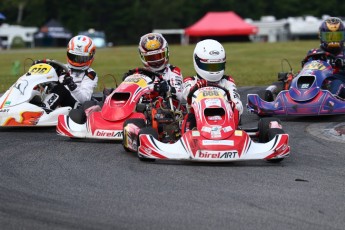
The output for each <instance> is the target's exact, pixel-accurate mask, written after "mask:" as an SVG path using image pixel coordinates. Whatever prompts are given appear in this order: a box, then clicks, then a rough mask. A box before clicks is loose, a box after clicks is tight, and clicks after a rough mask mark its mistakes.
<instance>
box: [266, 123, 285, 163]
mask: <svg viewBox="0 0 345 230" xmlns="http://www.w3.org/2000/svg"><path fill="white" fill-rule="evenodd" d="M284 133H285V132H284V130H282V129H277V128H274V129H269V130H268V139H269V141H270V140H272V139H273V138H274V137H275V136H276V135H277V134H284ZM282 160H284V158H278V159H270V160H267V161H268V162H271V163H278V162H281V161H282Z"/></svg>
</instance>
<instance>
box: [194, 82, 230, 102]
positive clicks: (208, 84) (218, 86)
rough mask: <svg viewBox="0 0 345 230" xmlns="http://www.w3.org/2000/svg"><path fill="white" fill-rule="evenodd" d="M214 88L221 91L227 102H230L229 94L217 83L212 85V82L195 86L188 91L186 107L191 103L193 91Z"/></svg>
mask: <svg viewBox="0 0 345 230" xmlns="http://www.w3.org/2000/svg"><path fill="white" fill-rule="evenodd" d="M208 86H210V87H216V88H219V89H221V90H223V91H224V92H225V93H226V97H227V99H228V100H229V101H231V96H230V92H229V91H228V90H227V89H226V88H224V87H223V86H220V85H218V84H217V83H214V82H203V83H202V84H195V85H194V86H193V87H192V88H191V89H190V90H189V93H188V95H187V103H188V105H190V104H191V103H192V97H193V94H194V93H195V91H197V90H198V89H200V88H203V87H208Z"/></svg>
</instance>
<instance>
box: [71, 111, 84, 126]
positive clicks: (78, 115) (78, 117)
mask: <svg viewBox="0 0 345 230" xmlns="http://www.w3.org/2000/svg"><path fill="white" fill-rule="evenodd" d="M68 116H69V117H70V118H71V119H72V121H74V122H75V123H77V124H81V125H82V124H84V123H85V122H86V114H85V111H84V110H83V109H72V110H71V111H69V114H68Z"/></svg>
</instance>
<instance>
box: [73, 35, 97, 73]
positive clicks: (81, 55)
mask: <svg viewBox="0 0 345 230" xmlns="http://www.w3.org/2000/svg"><path fill="white" fill-rule="evenodd" d="M95 53H96V46H95V43H94V42H93V41H92V39H91V38H89V37H88V36H84V35H78V36H75V37H73V38H72V39H71V40H70V41H69V43H68V46H67V61H68V66H69V67H70V68H72V69H79V70H86V69H88V68H89V67H90V66H91V64H92V62H93V60H94V55H95Z"/></svg>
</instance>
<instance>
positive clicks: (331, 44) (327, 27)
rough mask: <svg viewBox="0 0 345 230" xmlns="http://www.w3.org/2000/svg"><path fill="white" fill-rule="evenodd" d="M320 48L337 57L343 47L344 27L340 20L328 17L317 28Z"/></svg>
mask: <svg viewBox="0 0 345 230" xmlns="http://www.w3.org/2000/svg"><path fill="white" fill-rule="evenodd" d="M319 38H320V42H321V45H320V46H321V48H322V49H323V50H325V51H328V52H330V53H332V54H334V55H337V54H338V53H339V52H340V51H341V50H342V49H343V46H344V41H345V27H344V24H343V22H342V21H341V19H340V18H337V17H329V18H327V19H326V20H325V21H324V22H322V23H321V26H320V28H319Z"/></svg>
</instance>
